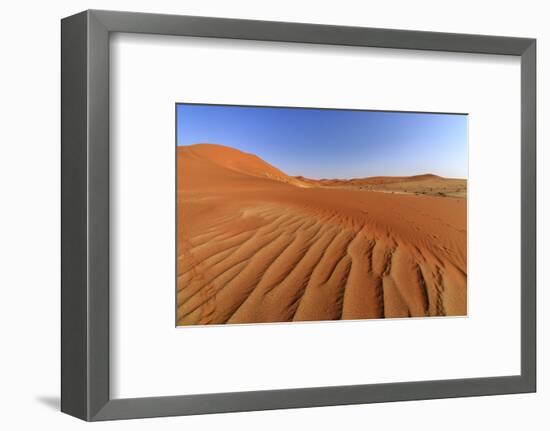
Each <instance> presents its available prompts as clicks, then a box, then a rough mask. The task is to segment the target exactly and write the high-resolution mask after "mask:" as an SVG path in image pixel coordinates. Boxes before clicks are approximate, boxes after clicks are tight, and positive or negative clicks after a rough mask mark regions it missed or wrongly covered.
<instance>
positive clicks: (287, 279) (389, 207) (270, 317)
mask: <svg viewBox="0 0 550 431" xmlns="http://www.w3.org/2000/svg"><path fill="white" fill-rule="evenodd" d="M177 152H178V153H177V164H178V182H177V194H178V196H177V199H178V200H177V202H178V204H177V206H178V224H177V230H178V231H177V239H178V241H177V247H178V250H177V258H178V261H177V322H178V324H179V325H187V324H222V323H257V322H287V321H311V320H336V319H368V318H383V317H412V316H449V315H465V314H466V281H467V275H466V274H467V271H466V199H464V198H458V197H457V198H455V197H436V196H429V195H419V194H401V193H399V194H397V193H396V194H392V193H380V192H378V191H372V190H364V189H358V188H355V187H349V188H348V187H341V186H342V183H339V184H337V186H334V187H331V186H327V185H326V184H324V185H322V184H319V183H314V181H320V180H308V179H304V178H294V177H290V176H288V175H286V174H285V173H284V172H282V171H280V170H279V169H277V168H275V167H273V166H271V165H269V164H268V163H266V162H265V161H263V160H261V159H260V158H258V157H256V156H254V155H251V154H246V153H242V152H240V151H238V150H235V149H232V148H228V147H224V146H220V145H212V144H198V145H192V146H187V147H178V149H177ZM408 178H414V177H408ZM408 178H405V179H403V178H401V179H398V180H396V181H398V182H400V183H402V182H403V181H407V180H408ZM437 178H439V177H437ZM431 179H432V178H431V176H430V177H429V180H431ZM338 181H342V180H338ZM349 181H353V180H349ZM373 181H380V180H373ZM414 181H419V179H418V178H417V179H415V180H414ZM420 181H422V179H421V180H420ZM383 182H384V183H387V181H386V180H384V181H383Z"/></svg>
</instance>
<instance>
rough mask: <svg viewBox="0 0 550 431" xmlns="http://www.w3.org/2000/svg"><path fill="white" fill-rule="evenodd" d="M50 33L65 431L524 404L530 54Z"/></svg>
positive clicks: (164, 21) (397, 39) (333, 38)
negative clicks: (77, 423) (122, 423)
mask: <svg viewBox="0 0 550 431" xmlns="http://www.w3.org/2000/svg"><path fill="white" fill-rule="evenodd" d="M61 30H62V46H61V49H62V325H61V326H62V334H61V336H62V410H63V411H64V412H66V413H68V414H71V415H73V416H76V417H78V418H81V419H84V420H90V421H95V420H109V419H124V418H138V417H152V416H169V415H187V414H202V413H216V412H232V411H246V410H266V409H279V408H296V407H311V406H328V405H338V404H360V403H372V402H385V401H398V400H417V399H434V398H445V397H463V396H480V395H497V394H510V393H523V392H533V391H535V389H536V314H535V312H536V307H535V305H536V263H535V256H536V215H535V214H536V211H535V210H536V181H535V180H536V141H535V136H536V77H535V63H536V60H535V55H536V42H535V40H533V39H523V38H511V37H496V36H480V35H464V34H449V33H430V32H419V31H402V30H386V29H373V28H357V27H338V26H325V25H312V24H298V23H283V22H264V21H248V20H235V19H221V18H205V17H189V16H170V15H155V14H140V13H129V12H112V11H86V12H82V13H80V14H77V15H74V16H71V17H68V18H65V19H63V20H62V23H61Z"/></svg>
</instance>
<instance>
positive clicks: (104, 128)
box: [61, 10, 536, 421]
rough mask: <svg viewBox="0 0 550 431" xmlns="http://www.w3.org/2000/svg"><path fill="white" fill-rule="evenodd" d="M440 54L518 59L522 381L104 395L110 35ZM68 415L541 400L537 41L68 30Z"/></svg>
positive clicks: (334, 29)
mask: <svg viewBox="0 0 550 431" xmlns="http://www.w3.org/2000/svg"><path fill="white" fill-rule="evenodd" d="M111 32H128V33H150V34H166V35H180V36H195V37H213V38H230V39H247V40H263V41H279V42H301V43H315V44H331V45H347V46H363V47H383V48H401V49H419V50H436V51H451V52H466V53H480V54H505V55H515V56H520V57H521V181H522V183H521V375H517V376H501V377H486V378H470V379H455V380H437V381H420V382H402V383H389V384H369V385H353V386H338V387H321V388H301V389H288V390H287V389H285V390H267V391H253V392H235V393H221V394H198V395H185V396H171V397H153V398H133V399H110V397H109V90H108V88H109V33H111ZM61 54H62V55H61V76H62V79H61V81H62V82H61V101H62V108H61V135H62V142H61V165H62V166H61V171H62V181H61V183H62V184H61V196H62V203H61V308H62V317H61V363H62V364H61V410H62V411H63V412H65V413H68V414H70V415H73V416H76V417H78V418H81V419H84V420H88V421H96V420H109V419H129V418H140V417H154V416H174V415H190V414H204V413H221V412H235V411H249V410H268V409H281V408H299V407H315V406H330V405H339V404H361V403H373V402H385V401H404V400H420V399H434V398H451V397H465V396H480V395H497V394H512V393H525V392H535V391H536V40H535V39H525V38H514V37H496V36H481V35H466V34H451V33H432V32H420V31H404V30H386V29H375V28H359V27H339V26H328V25H313V24H298V23H285V22H269V21H248V20H237V19H221V18H204V17H192V16H173V15H156V14H142V13H129V12H112V11H97V10H93V11H85V12H82V13H79V14H77V15H73V16H71V17H68V18H65V19H63V20H62V21H61Z"/></svg>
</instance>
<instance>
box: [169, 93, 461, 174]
mask: <svg viewBox="0 0 550 431" xmlns="http://www.w3.org/2000/svg"><path fill="white" fill-rule="evenodd" d="M176 121H177V124H176V127H177V129H176V130H177V144H178V145H192V144H196V143H212V144H221V145H226V146H229V147H233V148H237V149H239V150H241V151H244V152H247V153H253V154H256V155H257V156H259V157H260V158H262V159H263V160H265V161H266V162H268V163H270V164H271V165H273V166H275V167H277V168H279V169H281V170H282V171H283V172H285V173H287V174H289V175H303V176H305V177H309V178H357V177H370V176H376V175H416V174H423V173H434V174H437V175H441V176H445V177H454V178H467V175H468V126H467V125H468V117H467V115H460V114H423V113H407V112H377V111H348V110H334V109H297V108H263V107H248V106H224V105H193V104H178V105H177V119H176Z"/></svg>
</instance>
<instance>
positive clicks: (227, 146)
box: [176, 142, 468, 181]
mask: <svg viewBox="0 0 550 431" xmlns="http://www.w3.org/2000/svg"><path fill="white" fill-rule="evenodd" d="M196 145H207V146H217V147H223V148H229V149H231V150H234V151H238V152H239V153H241V154H246V155H251V156H254V157H257V158H258V159H260V160H261V161H262V162H264V163H266V164H268V165H269V166H271V167H272V168H275V169H277V170H279V171H281V172H282V173H283V174H285V175H287V176H289V177H291V178H298V179H299V178H303V179H306V180H314V181H337V180H343V181H353V180H363V179H372V178H414V177H423V176H432V177H438V178H442V179H447V180H463V181H468V178H467V177H466V178H462V177H447V176H443V175H439V174H436V173H434V172H433V171H432V172H426V171H423V172H419V173H416V174H411V175H370V176H364V177H363V176H361V177H358V176H354V177H350V178H341V177H322V178H315V177H310V176H305V175H291V174H288V173H287V172H285V171H284V170H283V169H281V168H279V167H277V166H276V165H274V164H273V163H270V162H268V161H267V160H265V159H264V158H262V157H260V156H259V155H257V154H255V153H249V152H246V151H242V150H240V149H238V148H235V147H231V146H229V145H224V144H219V143H214V142H195V143H193V144H179V143H177V142H176V149H177V148H178V147H193V146H196Z"/></svg>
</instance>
